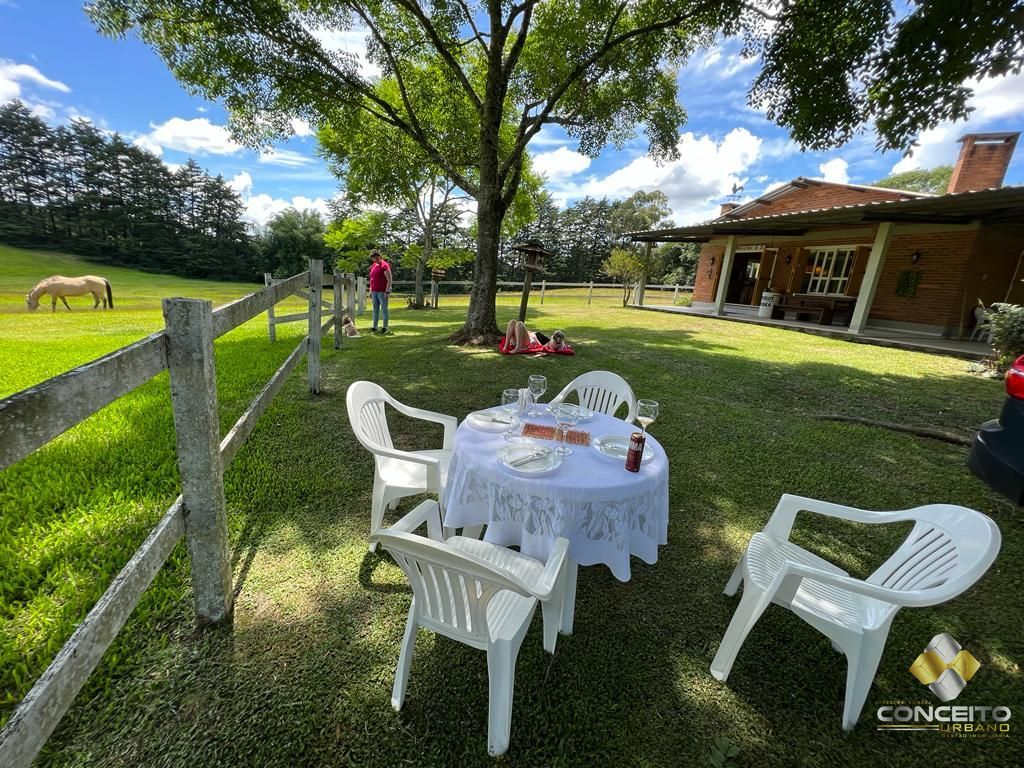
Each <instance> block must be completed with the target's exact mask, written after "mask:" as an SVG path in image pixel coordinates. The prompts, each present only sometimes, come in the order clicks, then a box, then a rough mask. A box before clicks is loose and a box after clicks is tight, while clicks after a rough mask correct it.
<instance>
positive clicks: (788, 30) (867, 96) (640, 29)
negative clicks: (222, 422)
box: [87, 0, 1024, 340]
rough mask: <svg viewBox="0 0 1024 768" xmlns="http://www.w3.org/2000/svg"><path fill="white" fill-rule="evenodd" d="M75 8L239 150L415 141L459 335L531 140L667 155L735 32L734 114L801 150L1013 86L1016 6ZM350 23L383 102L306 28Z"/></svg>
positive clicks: (918, 119) (928, 117)
mask: <svg viewBox="0 0 1024 768" xmlns="http://www.w3.org/2000/svg"><path fill="white" fill-rule="evenodd" d="M87 12H88V13H89V15H90V17H91V18H92V20H93V21H94V22H95V23H96V25H97V26H98V27H99V29H100V30H101V31H102V32H104V33H106V34H109V35H113V36H122V35H125V34H127V33H128V32H129V31H136V32H138V34H139V36H140V37H141V38H142V40H143V41H145V42H146V43H147V44H148V45H150V46H152V47H153V48H154V49H155V50H156V51H157V52H158V53H159V54H160V56H161V57H162V58H163V59H164V61H165V62H166V63H167V65H168V66H169V67H170V68H171V70H172V71H173V72H174V74H175V75H176V76H177V77H178V78H179V79H181V80H182V81H184V82H185V83H186V84H187V85H188V86H189V87H190V88H193V89H195V90H197V91H199V92H201V93H203V94H204V95H206V96H207V97H209V98H213V99H223V100H224V101H225V103H226V105H227V107H228V109H229V110H230V112H231V114H232V124H233V126H234V127H235V130H236V133H237V134H238V136H239V137H240V138H242V139H243V140H248V141H250V142H252V143H260V142H264V141H266V140H267V139H269V138H272V137H274V136H277V135H285V134H287V133H288V132H289V128H288V126H289V120H290V119H291V118H293V117H304V118H306V119H307V120H309V121H311V122H313V123H314V124H316V125H319V126H323V125H327V124H343V123H344V122H345V118H346V116H348V115H351V114H352V113H353V112H358V111H363V112H366V113H367V114H370V115H372V116H373V117H374V118H375V119H377V120H380V121H382V122H383V123H385V124H388V125H391V126H393V127H395V128H397V129H398V130H400V131H402V132H403V133H404V134H406V135H407V136H409V137H410V138H411V139H412V140H413V141H415V142H416V144H418V145H419V146H420V147H421V148H422V150H423V152H424V153H426V155H427V156H429V157H430V158H431V160H432V161H433V162H435V163H436V164H437V166H438V168H440V169H441V170H442V171H443V173H444V174H445V176H446V177H447V178H449V179H451V180H452V181H454V182H455V183H456V184H457V185H458V187H459V188H460V189H462V190H464V191H465V192H467V193H469V194H470V195H472V196H473V197H474V198H476V201H477V222H476V234H477V256H476V261H475V264H474V275H473V288H472V291H471V294H470V304H469V309H468V311H467V315H466V322H465V325H464V327H463V329H462V331H461V332H460V333H459V334H456V339H457V340H466V339H471V338H487V339H492V338H495V337H496V336H497V335H498V328H497V322H496V308H495V295H496V291H497V286H496V280H497V263H498V253H499V241H500V235H501V232H502V224H503V220H504V218H505V215H506V214H507V213H508V211H509V209H510V207H511V206H512V203H513V201H514V200H515V198H516V194H517V192H518V190H519V186H520V184H521V182H522V180H523V161H524V158H525V157H526V148H527V146H528V145H529V143H530V141H531V140H532V139H533V138H534V137H535V136H536V135H537V134H538V133H539V132H540V131H541V129H542V128H543V127H544V126H545V125H558V126H561V127H562V128H564V129H565V130H566V131H567V132H568V133H569V134H570V135H571V136H573V137H574V138H576V139H578V140H579V144H580V149H581V151H582V152H584V153H587V154H589V155H592V156H593V155H596V154H597V153H598V152H599V151H600V150H601V148H602V147H603V146H605V145H606V144H608V143H612V144H615V145H620V144H621V143H622V142H624V141H625V140H627V139H628V138H631V137H632V135H633V132H634V128H635V126H636V125H637V124H638V123H641V122H642V123H643V124H644V126H645V129H646V131H647V136H648V138H649V140H650V152H651V154H652V156H653V157H655V158H656V159H665V158H672V157H675V156H676V154H677V152H678V150H677V141H678V131H679V127H680V125H681V124H682V123H683V122H684V119H685V112H684V111H683V109H682V107H681V106H680V105H679V104H678V103H677V101H676V68H677V67H678V66H680V65H681V64H682V63H683V62H685V60H686V59H687V57H688V56H689V55H690V54H691V53H693V51H695V50H697V49H698V48H700V47H702V46H707V45H709V44H711V43H712V41H713V40H714V39H715V36H716V35H717V34H718V33H725V34H742V35H743V36H744V38H745V40H746V53H748V54H749V55H752V56H758V55H760V56H761V59H762V69H761V72H760V74H759V75H758V76H757V78H756V80H755V82H754V85H753V88H752V90H751V92H750V94H749V98H750V100H751V102H752V103H754V104H756V105H758V106H759V107H761V108H763V109H764V110H765V111H766V112H767V114H768V115H769V117H770V118H771V119H773V120H775V121H776V122H777V123H779V124H780V125H783V126H786V127H787V128H789V130H790V132H791V133H792V134H793V136H794V137H795V138H796V140H797V141H798V142H800V143H801V144H803V145H805V146H809V147H814V148H821V147H826V146H832V145H836V144H840V143H842V142H844V141H846V140H847V139H849V138H850V137H851V136H852V135H853V134H854V132H856V131H857V130H860V129H861V128H863V127H864V126H865V125H867V124H869V123H871V124H873V125H875V126H877V129H878V132H879V136H880V141H881V143H882V144H884V145H886V146H892V147H901V148H905V147H907V146H908V145H909V144H910V143H911V142H912V141H913V139H914V137H915V136H916V135H917V133H918V132H919V131H920V130H921V129H923V128H928V127H932V126H934V125H936V124H937V123H938V122H940V121H942V120H947V119H958V118H963V117H965V116H966V114H967V98H968V96H969V95H970V91H969V89H967V88H964V87H963V85H962V83H963V82H964V80H965V79H966V78H968V77H972V76H974V77H982V76H986V75H997V74H1003V73H1006V72H1011V71H1012V72H1016V71H1019V70H1020V69H1021V65H1022V59H1024V18H1022V14H1021V13H1020V0H992V1H991V2H988V3H950V2H923V1H916V2H911V3H910V4H909V5H905V4H900V5H899V6H897V5H896V4H895V3H893V2H891V0H850V1H849V2H843V3H837V2H831V1H830V0H792V1H791V2H781V1H769V2H766V3H763V4H756V5H755V4H749V3H747V2H744V0H694V1H692V2H678V1H677V0H636V1H634V2H626V1H625V0H622V2H593V0H586V1H584V0H566V2H557V3H556V2H540V1H539V0H521V2H507V3H501V2H497V1H496V0H487V2H486V3H485V2H482V0H478V1H476V2H474V1H473V0H460V1H459V2H455V3H450V2H438V3H432V4H429V5H428V4H422V3H421V2H420V1H419V0H391V1H390V2H377V1H375V2H361V1H359V0H176V1H175V2H170V1H169V0H96V1H95V2H93V3H90V4H89V5H88V6H87ZM353 24H358V25H360V26H362V27H365V28H366V29H367V30H368V33H369V36H370V40H371V45H370V48H369V55H370V58H371V59H372V60H373V62H374V63H376V64H377V65H378V66H379V67H380V68H381V70H382V71H383V72H384V76H385V77H387V78H393V79H394V81H395V84H396V86H397V87H396V88H395V89H394V91H393V92H391V93H388V94H385V93H381V92H380V91H378V89H377V88H376V86H375V84H374V83H372V82H371V81H369V80H368V79H367V78H366V77H364V76H363V75H362V74H361V73H360V71H359V68H358V64H357V62H356V61H355V60H354V58H353V57H351V56H348V55H345V54H343V53H339V52H334V51H329V50H327V49H325V48H324V46H323V45H322V44H321V42H320V39H321V38H320V37H318V35H317V32H318V30H324V29H330V28H336V29H337V28H340V29H350V28H351V27H352V26H353ZM937 50H938V51H942V52H943V55H942V56H936V55H935V51H937ZM923 61H927V62H928V66H921V62H923ZM437 72H441V73H443V76H442V77H436V76H434V74H435V73H437ZM438 104H442V105H443V106H444V109H440V110H439V109H436V106H437V105H438ZM510 113H511V115H512V119H511V121H509V120H507V115H508V114H510ZM509 124H511V125H512V126H513V128H512V130H508V129H507V128H506V127H505V126H507V125H509ZM470 128H471V130H470Z"/></svg>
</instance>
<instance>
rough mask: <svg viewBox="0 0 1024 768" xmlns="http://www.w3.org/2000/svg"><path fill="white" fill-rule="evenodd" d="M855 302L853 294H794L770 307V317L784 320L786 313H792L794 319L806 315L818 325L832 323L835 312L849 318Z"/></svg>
mask: <svg viewBox="0 0 1024 768" xmlns="http://www.w3.org/2000/svg"><path fill="white" fill-rule="evenodd" d="M855 302H856V297H854V296H809V295H806V294H794V295H791V296H786V297H784V298H783V299H782V301H780V302H779V303H777V304H776V305H775V306H774V307H773V308H772V317H773V318H775V319H776V320H785V319H786V315H787V313H792V314H793V316H794V319H796V320H800V319H802V318H803V317H807V318H808V319H810V320H811V321H812V322H816V323H818V324H819V325H832V320H833V318H835V314H836V312H840V313H844V314H846V315H847V318H849V316H850V315H851V314H852V313H853V306H854V304H855Z"/></svg>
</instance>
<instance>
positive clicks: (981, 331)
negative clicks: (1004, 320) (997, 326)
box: [971, 301, 992, 342]
mask: <svg viewBox="0 0 1024 768" xmlns="http://www.w3.org/2000/svg"><path fill="white" fill-rule="evenodd" d="M991 335H992V316H991V315H990V314H989V311H988V310H987V309H986V308H985V305H983V304H982V303H981V302H980V301H979V302H978V306H976V307H975V308H974V328H973V329H972V330H971V341H975V340H977V341H984V342H987V341H989V339H990V338H991Z"/></svg>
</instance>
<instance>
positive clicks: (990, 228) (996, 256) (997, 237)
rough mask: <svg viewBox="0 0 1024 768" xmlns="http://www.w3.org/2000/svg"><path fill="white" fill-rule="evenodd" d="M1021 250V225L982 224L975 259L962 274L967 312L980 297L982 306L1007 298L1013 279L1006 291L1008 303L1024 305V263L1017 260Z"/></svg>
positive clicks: (1023, 232) (1023, 239)
mask: <svg viewBox="0 0 1024 768" xmlns="http://www.w3.org/2000/svg"><path fill="white" fill-rule="evenodd" d="M1021 251H1024V225H1019V224H1017V225H1012V224H996V225H982V227H981V230H980V231H979V232H978V239H977V240H976V241H975V247H974V258H973V259H972V260H971V264H970V266H969V267H968V269H967V272H966V273H965V274H964V286H965V287H966V289H967V303H968V305H969V306H968V311H969V312H970V311H973V307H974V305H975V304H977V301H978V299H981V300H982V301H983V302H984V303H985V305H986V306H987V305H989V304H991V303H992V302H995V301H1006V297H1007V296H1006V295H1007V289H1009V288H1010V281H1011V280H1013V279H1014V271H1015V270H1016V271H1017V275H1016V281H1015V282H1014V283H1013V287H1012V290H1010V291H1009V293H1010V296H1009V299H1010V303H1011V304H1024V264H1021V266H1020V269H1019V270H1018V269H1017V265H1018V263H1020V257H1021Z"/></svg>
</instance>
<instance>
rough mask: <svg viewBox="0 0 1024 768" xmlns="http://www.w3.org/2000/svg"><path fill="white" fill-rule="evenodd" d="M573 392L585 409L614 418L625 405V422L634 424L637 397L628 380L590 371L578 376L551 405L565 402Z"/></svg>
mask: <svg viewBox="0 0 1024 768" xmlns="http://www.w3.org/2000/svg"><path fill="white" fill-rule="evenodd" d="M571 392H575V393H576V396H577V398H579V403H580V405H582V406H583V407H584V408H589V409H590V410H592V411H596V412H598V413H604V414H606V415H608V416H614V415H615V413H616V412H617V411H618V410H619V408H620V406H621V405H622V404H623V403H625V405H626V415H625V416H624V417H622V418H623V421H628V422H629V423H633V419H635V418H636V396H635V395H634V394H633V390H632V389H631V388H630V386H629V384H628V383H627V382H626V380H625V379H624V378H622V377H621V376H619V374H617V373H612V372H611V371H590V372H589V373H584V374H582V375H580V376H577V377H576V378H575V379H573V380H572V381H570V382H569V383H568V384H566V385H565V389H563V390H562V391H561V392H559V393H558V394H557V395H555V397H553V398H552V399H551V405H555V404H556V403H561V402H563V401H564V400H565V398H567V397H568V396H569V394H570V393H571Z"/></svg>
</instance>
